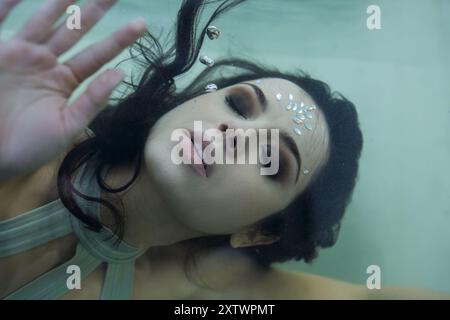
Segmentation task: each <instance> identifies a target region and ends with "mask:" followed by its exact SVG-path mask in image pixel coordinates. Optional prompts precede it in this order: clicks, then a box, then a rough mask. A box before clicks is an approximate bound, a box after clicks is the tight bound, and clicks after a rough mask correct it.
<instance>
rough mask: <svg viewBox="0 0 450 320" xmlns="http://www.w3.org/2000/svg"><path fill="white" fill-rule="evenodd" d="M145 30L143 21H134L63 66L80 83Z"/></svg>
mask: <svg viewBox="0 0 450 320" xmlns="http://www.w3.org/2000/svg"><path fill="white" fill-rule="evenodd" d="M145 30H146V25H145V22H144V21H143V19H141V18H139V19H136V20H135V21H133V22H131V23H129V24H128V25H127V26H125V27H124V28H122V29H120V30H119V31H116V32H115V33H114V34H112V35H111V36H109V37H108V38H107V39H105V40H103V41H102V42H100V43H96V44H93V45H91V46H90V47H88V48H87V49H85V50H83V51H82V52H80V53H78V54H77V55H76V56H74V57H73V58H71V59H70V60H68V61H67V62H66V63H65V64H66V65H67V66H68V67H69V68H70V69H71V70H72V72H73V73H74V74H75V76H76V77H77V79H78V80H79V81H80V82H82V81H84V80H85V79H87V78H88V77H89V76H91V75H92V74H94V73H95V72H97V70H99V69H100V68H101V67H102V66H103V65H104V64H105V63H107V62H108V61H110V60H112V59H113V58H114V57H116V56H117V55H119V54H120V53H121V52H122V51H123V50H124V49H125V48H126V47H128V46H130V45H131V44H132V43H133V42H134V41H136V39H137V38H139V36H141V35H142V34H143V33H144V32H145Z"/></svg>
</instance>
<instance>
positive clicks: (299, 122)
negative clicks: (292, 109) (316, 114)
mask: <svg viewBox="0 0 450 320" xmlns="http://www.w3.org/2000/svg"><path fill="white" fill-rule="evenodd" d="M292 120H294V122H295V123H296V124H302V123H303V120H302V119H300V118H297V117H294V118H292Z"/></svg>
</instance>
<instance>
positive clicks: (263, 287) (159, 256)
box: [0, 0, 445, 299]
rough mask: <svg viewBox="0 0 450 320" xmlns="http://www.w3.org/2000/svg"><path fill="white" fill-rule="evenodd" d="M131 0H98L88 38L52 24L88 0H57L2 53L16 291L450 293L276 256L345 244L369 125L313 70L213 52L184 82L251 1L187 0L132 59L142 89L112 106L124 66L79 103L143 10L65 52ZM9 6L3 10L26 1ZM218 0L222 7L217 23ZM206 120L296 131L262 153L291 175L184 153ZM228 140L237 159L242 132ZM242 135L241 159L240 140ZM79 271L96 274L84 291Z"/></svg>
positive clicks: (9, 253)
mask: <svg viewBox="0 0 450 320" xmlns="http://www.w3.org/2000/svg"><path fill="white" fill-rule="evenodd" d="M113 2H114V1H107V0H97V1H95V0H94V1H91V2H90V3H88V4H87V5H86V7H85V8H83V11H82V15H83V17H84V20H83V21H84V25H83V28H82V29H81V31H74V30H69V29H67V28H65V26H64V25H61V26H59V27H56V28H55V29H52V26H53V24H54V22H55V21H56V20H57V19H58V18H59V16H60V15H61V14H62V13H63V12H64V11H65V8H66V7H67V6H68V5H69V4H70V3H72V1H49V2H48V3H47V4H45V5H44V6H43V7H42V9H41V10H40V11H39V12H38V13H36V14H35V15H34V17H33V18H32V19H31V20H30V21H29V22H28V23H27V24H26V25H25V26H24V28H23V29H22V30H21V31H20V32H19V33H18V35H17V36H16V37H14V38H13V39H11V40H9V41H8V42H6V43H3V44H2V46H1V47H0V95H1V102H0V113H1V115H2V116H1V119H2V122H1V125H0V129H1V136H0V138H1V139H0V150H1V156H0V173H1V175H0V176H1V179H2V180H1V181H2V182H1V185H0V219H1V221H0V258H1V259H0V270H1V272H0V296H1V297H4V298H7V299H54V298H64V299H98V298H102V299H124V298H135V299H153V298H165V299H185V298H190V299H192V298H201V299H227V298H242V299H268V298H269V299H277V298H288V299H314V298H319V299H328V298H331V299H334V298H338V299H340V298H344V299H364V298H422V297H424V298H425V297H430V298H434V297H436V298H437V297H445V296H444V295H442V294H439V293H433V292H427V291H423V290H410V289H400V288H398V289H397V288H383V289H381V290H375V291H369V290H367V289H366V288H365V286H361V285H354V284H349V283H344V282H340V281H337V280H332V279H327V278H323V277H319V276H313V275H307V274H304V273H293V272H286V271H281V270H279V269H276V268H273V267H271V264H272V263H274V262H283V261H287V260H290V259H295V260H304V261H306V262H309V261H312V260H313V259H314V258H315V257H316V256H317V250H318V249H319V248H325V247H329V246H332V245H333V244H334V243H335V242H336V239H337V234H338V231H339V225H340V220H341V218H342V216H343V214H344V211H345V209H346V207H347V205H348V203H349V201H350V199H351V194H352V191H353V188H354V186H355V181H356V177H357V170H358V160H359V156H360V152H361V149H362V135H361V132H360V130H359V125H358V118H357V113H356V110H355V107H354V106H353V104H352V103H351V102H349V101H348V100H347V99H345V98H344V97H342V96H341V95H337V94H333V93H331V91H330V89H329V88H328V86H327V85H326V84H325V83H323V82H321V81H318V80H315V79H313V78H311V77H309V76H308V75H306V74H304V73H302V72H300V71H298V72H296V73H283V72H279V71H277V70H274V69H270V68H267V67H264V66H260V65H258V64H256V63H253V62H249V61H245V60H242V59H238V58H228V59H224V60H220V61H216V62H215V64H214V65H212V63H211V62H208V61H207V59H205V58H203V59H202V61H203V62H204V63H205V64H207V65H208V66H209V67H207V68H206V69H205V71H203V72H202V73H201V74H200V75H199V76H198V77H196V78H195V79H194V80H193V81H192V83H191V84H190V85H188V86H187V87H186V88H182V89H179V88H177V86H176V81H175V79H176V78H177V77H179V76H181V75H183V74H185V73H187V72H188V71H189V70H190V69H191V67H192V66H193V65H194V64H195V63H197V61H198V58H199V55H200V51H201V47H202V44H203V41H204V39H205V37H206V35H207V34H208V36H210V37H211V38H212V39H214V37H215V36H217V30H216V29H214V28H212V27H211V26H212V22H213V21H214V19H216V18H217V17H218V16H220V15H221V14H223V13H225V12H226V11H227V10H229V9H231V8H232V7H235V6H236V5H238V4H240V3H241V2H243V1H230V0H228V1H208V2H206V1H184V2H183V4H182V6H181V9H180V11H179V14H178V20H177V24H176V33H175V38H174V39H173V40H174V41H173V45H172V46H170V47H168V48H164V47H163V46H162V45H160V43H159V42H158V40H157V39H156V38H154V37H153V36H152V35H151V34H149V33H147V34H146V35H145V37H144V38H143V39H141V40H140V41H139V42H137V43H136V48H137V53H136V51H134V54H133V55H132V57H133V58H134V59H136V62H137V63H141V64H142V65H143V66H145V72H144V73H143V75H142V77H141V79H140V81H139V83H138V84H130V85H131V87H132V88H133V92H132V93H131V94H129V95H128V96H126V97H125V98H123V99H121V100H120V101H119V102H118V103H117V104H116V105H114V106H112V105H110V106H108V107H107V108H105V109H104V110H102V111H101V112H100V113H99V114H98V115H95V114H96V110H98V109H99V107H100V106H102V105H104V104H105V101H106V100H107V98H108V96H109V95H110V93H111V91H112V90H113V89H114V87H115V86H116V85H117V84H118V83H119V82H120V81H121V80H122V74H121V73H120V72H119V71H115V70H109V71H107V72H106V73H105V74H103V75H101V76H100V77H99V78H97V79H96V80H94V82H93V83H92V84H91V85H90V86H89V87H88V89H87V91H86V92H85V93H84V94H82V95H81V96H80V97H79V98H78V99H76V100H75V101H74V102H73V103H72V104H71V105H69V106H68V107H67V108H64V107H65V106H66V104H67V99H68V97H69V96H70V94H71V93H72V92H73V90H74V89H75V88H76V87H77V86H78V85H79V84H80V83H81V82H83V81H84V80H85V79H86V78H87V77H89V76H90V75H92V74H93V73H95V72H96V71H97V70H98V69H99V68H100V67H101V66H102V65H104V64H105V63H106V62H108V61H109V60H110V59H112V58H113V57H114V56H116V55H117V54H118V53H119V52H120V51H121V50H122V49H123V48H125V47H127V46H129V45H130V44H131V43H132V42H134V41H135V40H136V39H137V38H138V37H139V36H140V35H142V33H143V31H144V25H143V23H142V22H141V21H135V22H133V23H131V24H130V25H128V26H126V27H125V28H123V29H121V30H120V31H118V32H117V33H115V34H114V35H113V36H111V37H110V38H109V39H106V40H104V41H103V42H100V43H97V44H94V45H93V46H91V47H90V48H88V49H86V50H84V51H82V52H81V53H79V54H77V55H76V56H75V57H73V58H71V59H69V60H68V61H66V62H65V63H58V61H57V58H58V56H60V55H61V54H62V53H64V52H65V51H67V50H68V49H69V48H71V47H72V46H73V45H74V44H75V43H76V42H77V41H78V39H79V38H80V37H81V36H82V35H83V34H84V33H85V32H87V31H88V30H89V29H90V27H92V26H93V25H94V24H95V22H97V21H98V20H99V19H100V17H101V16H102V14H103V13H104V12H105V11H106V10H107V9H108V8H109V7H110V6H111V5H112V4H113ZM0 3H1V6H0V19H2V18H4V17H5V16H6V15H7V13H8V12H9V10H10V9H11V8H12V7H13V6H14V4H15V3H16V1H12V2H11V1H1V2H0ZM207 4H208V5H215V6H216V8H215V10H214V12H213V14H212V16H211V17H210V18H209V19H208V21H207V23H206V24H205V25H200V24H199V21H200V19H199V18H200V13H201V12H202V9H203V7H204V6H205V5H207ZM216 88H218V90H216ZM94 116H95V118H94ZM92 119H93V121H92V122H91V120H92ZM194 121H202V124H203V129H205V130H207V129H214V130H216V131H217V132H219V133H223V134H224V136H225V133H226V132H227V130H229V129H244V130H246V129H277V130H279V137H280V138H279V140H278V141H276V143H275V144H266V145H263V146H262V148H265V149H266V150H267V149H268V150H270V153H271V154H272V153H273V152H278V154H279V170H278V171H277V172H276V173H275V174H272V175H261V174H260V169H261V167H262V166H264V165H262V164H245V165H239V164H227V165H220V164H209V165H206V164H202V165H201V166H200V167H199V166H196V165H189V164H188V165H177V164H175V163H174V161H172V160H173V159H172V158H171V155H172V151H173V148H174V146H175V145H176V144H177V142H174V141H172V140H171V135H172V133H173V132H174V131H175V130H177V129H180V128H181V129H183V130H185V132H188V133H191V132H192V131H193V129H194ZM88 124H89V130H87V131H86V133H83V134H81V135H79V133H80V131H81V130H82V129H83V128H84V127H86V125H88ZM74 137H77V140H76V141H75V143H73V144H72V142H71V141H72V140H73V138H74ZM189 141H190V140H189ZM189 141H188V144H189V145H190V142H189ZM233 141H234V139H233ZM213 144H214V148H215V149H217V150H219V149H220V148H224V149H225V153H226V152H228V149H226V148H225V143H220V142H216V141H214V142H213ZM232 146H233V148H232V151H231V152H232V157H235V156H236V153H237V152H240V151H239V149H238V148H237V145H233V144H232ZM274 150H275V151H274ZM244 152H247V149H244ZM251 152H252V151H250V150H249V151H248V153H251ZM258 152H259V151H258ZM190 156H192V157H195V154H190ZM72 272H74V274H75V273H77V272H80V275H81V277H82V278H83V280H82V281H81V284H77V281H76V280H74V279H75V278H72V277H71V275H72Z"/></svg>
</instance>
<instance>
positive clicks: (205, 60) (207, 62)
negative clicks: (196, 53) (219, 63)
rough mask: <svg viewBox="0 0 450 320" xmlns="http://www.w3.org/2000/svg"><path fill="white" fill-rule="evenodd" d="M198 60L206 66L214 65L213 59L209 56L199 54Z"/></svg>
mask: <svg viewBox="0 0 450 320" xmlns="http://www.w3.org/2000/svg"><path fill="white" fill-rule="evenodd" d="M200 62H201V63H203V64H204V65H206V66H207V67H212V66H213V65H214V60H213V59H211V58H209V57H208V56H201V57H200Z"/></svg>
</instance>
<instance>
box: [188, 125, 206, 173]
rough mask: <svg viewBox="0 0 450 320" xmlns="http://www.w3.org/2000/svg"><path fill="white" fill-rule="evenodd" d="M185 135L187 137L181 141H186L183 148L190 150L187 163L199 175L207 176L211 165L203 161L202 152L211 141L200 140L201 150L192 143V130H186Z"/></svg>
mask: <svg viewBox="0 0 450 320" xmlns="http://www.w3.org/2000/svg"><path fill="white" fill-rule="evenodd" d="M185 133H186V137H187V138H188V139H184V140H186V141H184V140H183V141H184V142H183V143H187V145H185V148H186V149H187V150H190V155H189V165H190V166H191V167H192V168H193V169H194V171H195V172H196V173H197V174H199V175H200V176H202V177H204V178H207V177H209V176H210V174H211V165H208V164H206V163H205V162H204V161H203V158H202V154H203V150H204V149H205V148H206V147H207V146H208V145H209V144H210V143H211V142H210V141H203V140H202V147H201V150H199V148H196V146H195V143H194V132H193V131H192V130H186V132H185Z"/></svg>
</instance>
